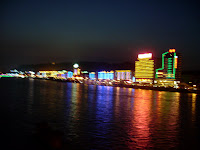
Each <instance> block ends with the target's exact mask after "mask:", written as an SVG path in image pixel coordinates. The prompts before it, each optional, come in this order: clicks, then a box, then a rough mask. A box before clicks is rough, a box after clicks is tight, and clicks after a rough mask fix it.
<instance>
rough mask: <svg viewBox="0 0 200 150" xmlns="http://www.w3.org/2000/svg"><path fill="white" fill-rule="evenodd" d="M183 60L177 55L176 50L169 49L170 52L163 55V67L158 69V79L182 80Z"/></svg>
mask: <svg viewBox="0 0 200 150" xmlns="http://www.w3.org/2000/svg"><path fill="white" fill-rule="evenodd" d="M181 60H182V57H181V55H180V53H176V50H175V49H169V51H168V52H165V53H163V54H162V67H161V68H159V69H156V74H155V78H156V79H169V80H180V79H181Z"/></svg>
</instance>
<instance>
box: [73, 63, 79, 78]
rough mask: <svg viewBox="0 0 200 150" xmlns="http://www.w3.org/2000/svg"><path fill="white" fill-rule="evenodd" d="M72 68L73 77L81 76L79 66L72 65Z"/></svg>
mask: <svg viewBox="0 0 200 150" xmlns="http://www.w3.org/2000/svg"><path fill="white" fill-rule="evenodd" d="M73 67H74V73H73V74H74V75H80V74H81V69H80V68H79V65H78V64H77V63H75V64H74V65H73Z"/></svg>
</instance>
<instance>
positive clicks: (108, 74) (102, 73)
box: [98, 71, 114, 80]
mask: <svg viewBox="0 0 200 150" xmlns="http://www.w3.org/2000/svg"><path fill="white" fill-rule="evenodd" d="M98 79H102V80H103V79H110V80H113V79H114V71H110V72H109V71H107V72H106V71H100V72H98Z"/></svg>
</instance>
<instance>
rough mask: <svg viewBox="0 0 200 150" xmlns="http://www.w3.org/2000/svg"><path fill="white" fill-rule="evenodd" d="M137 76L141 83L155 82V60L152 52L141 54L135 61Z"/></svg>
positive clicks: (137, 80)
mask: <svg viewBox="0 0 200 150" xmlns="http://www.w3.org/2000/svg"><path fill="white" fill-rule="evenodd" d="M135 78H136V82H139V83H153V80H154V60H153V59H152V53H145V54H139V55H138V60H137V61H135Z"/></svg>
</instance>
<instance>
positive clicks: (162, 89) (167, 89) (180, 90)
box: [0, 78, 200, 94]
mask: <svg viewBox="0 0 200 150" xmlns="http://www.w3.org/2000/svg"><path fill="white" fill-rule="evenodd" d="M0 79H3V78H0ZM16 79H22V78H16ZM23 79H29V80H31V79H32V80H35V79H36V80H49V81H56V82H71V83H78V84H87V85H100V86H112V87H123V88H124V87H125V88H133V89H145V90H154V91H168V92H180V93H196V94H200V90H188V89H176V88H170V87H166V88H165V87H151V86H139V85H125V84H114V85H106V84H92V83H86V82H80V81H78V80H61V79H44V78H23Z"/></svg>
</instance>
